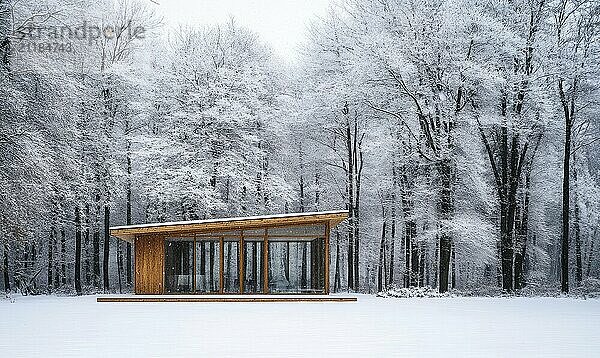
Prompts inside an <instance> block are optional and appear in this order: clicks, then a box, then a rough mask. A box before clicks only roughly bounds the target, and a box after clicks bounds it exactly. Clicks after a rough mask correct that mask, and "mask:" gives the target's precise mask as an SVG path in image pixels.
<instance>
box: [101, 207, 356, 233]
mask: <svg viewBox="0 0 600 358" xmlns="http://www.w3.org/2000/svg"><path fill="white" fill-rule="evenodd" d="M347 213H348V210H331V211H312V212H307V213H288V214H275V215H259V216H241V217H233V218H217V219H205V220H191V221H170V222H164V223H149V224H135V225H121V226H111V227H110V228H109V230H111V231H112V230H123V229H141V228H152V227H160V226H179V225H196V224H212V223H220V222H228V221H250V220H264V219H279V218H290V217H302V216H313V215H332V214H347Z"/></svg>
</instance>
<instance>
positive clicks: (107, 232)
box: [102, 204, 110, 292]
mask: <svg viewBox="0 0 600 358" xmlns="http://www.w3.org/2000/svg"><path fill="white" fill-rule="evenodd" d="M103 246H104V247H103V250H104V251H103V252H104V255H103V257H102V282H103V287H104V292H108V290H109V287H110V283H109V276H108V261H109V254H110V207H109V206H108V204H106V205H104V245H103Z"/></svg>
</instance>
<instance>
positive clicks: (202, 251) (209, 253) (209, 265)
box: [196, 239, 221, 293]
mask: <svg viewBox="0 0 600 358" xmlns="http://www.w3.org/2000/svg"><path fill="white" fill-rule="evenodd" d="M220 245H221V243H220V241H219V240H204V239H203V240H196V292H198V293H216V292H220V277H221V273H220V266H221V265H220V262H219V260H220Z"/></svg>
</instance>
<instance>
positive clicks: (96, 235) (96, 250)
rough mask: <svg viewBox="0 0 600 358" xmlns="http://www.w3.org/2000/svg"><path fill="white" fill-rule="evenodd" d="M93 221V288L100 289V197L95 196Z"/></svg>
mask: <svg viewBox="0 0 600 358" xmlns="http://www.w3.org/2000/svg"><path fill="white" fill-rule="evenodd" d="M95 216H96V217H95V220H94V233H93V237H92V241H93V242H92V245H93V251H94V252H93V261H94V265H93V266H94V287H95V288H100V223H99V216H100V195H96V215H95Z"/></svg>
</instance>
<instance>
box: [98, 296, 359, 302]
mask: <svg viewBox="0 0 600 358" xmlns="http://www.w3.org/2000/svg"><path fill="white" fill-rule="evenodd" d="M356 301H357V298H356V297H332V296H324V297H302V296H298V297H277V296H269V297H264V296H263V297H233V296H232V297H199V296H190V297H169V296H162V297H98V298H96V302H356Z"/></svg>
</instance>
